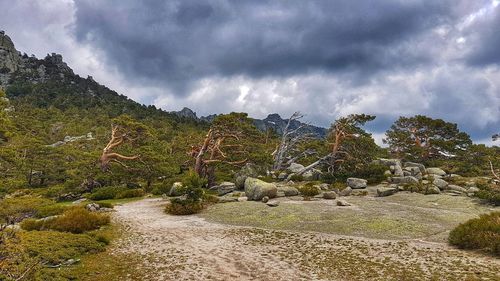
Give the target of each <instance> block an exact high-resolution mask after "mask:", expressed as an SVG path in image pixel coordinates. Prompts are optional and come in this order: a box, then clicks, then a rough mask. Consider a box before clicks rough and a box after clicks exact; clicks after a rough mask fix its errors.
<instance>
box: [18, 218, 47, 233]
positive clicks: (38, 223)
mask: <svg viewBox="0 0 500 281" xmlns="http://www.w3.org/2000/svg"><path fill="white" fill-rule="evenodd" d="M44 223H45V222H44V221H43V220H37V219H25V220H23V221H22V222H21V228H22V229H24V230H27V231H32V230H42V229H43V225H44Z"/></svg>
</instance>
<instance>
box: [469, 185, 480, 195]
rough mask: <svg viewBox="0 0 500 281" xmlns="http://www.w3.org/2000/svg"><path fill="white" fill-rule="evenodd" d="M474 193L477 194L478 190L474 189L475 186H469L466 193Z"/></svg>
mask: <svg viewBox="0 0 500 281" xmlns="http://www.w3.org/2000/svg"><path fill="white" fill-rule="evenodd" d="M476 192H479V188H477V187H475V186H471V187H469V189H467V193H472V194H474V193H476Z"/></svg>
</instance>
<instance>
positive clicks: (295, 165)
mask: <svg viewBox="0 0 500 281" xmlns="http://www.w3.org/2000/svg"><path fill="white" fill-rule="evenodd" d="M302 169H304V165H301V164H299V163H292V164H290V166H289V167H288V169H287V170H288V171H290V172H292V173H298V172H300V171H302Z"/></svg>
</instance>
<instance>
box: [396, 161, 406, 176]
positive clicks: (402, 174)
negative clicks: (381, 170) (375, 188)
mask: <svg viewBox="0 0 500 281" xmlns="http://www.w3.org/2000/svg"><path fill="white" fill-rule="evenodd" d="M394 175H395V176H396V177H402V176H404V173H403V168H401V165H400V164H398V165H394Z"/></svg>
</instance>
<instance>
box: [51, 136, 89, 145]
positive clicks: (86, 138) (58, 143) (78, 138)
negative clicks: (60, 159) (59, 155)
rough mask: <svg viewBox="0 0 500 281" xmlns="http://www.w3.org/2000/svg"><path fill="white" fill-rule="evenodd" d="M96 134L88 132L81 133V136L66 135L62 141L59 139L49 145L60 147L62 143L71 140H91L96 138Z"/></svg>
mask: <svg viewBox="0 0 500 281" xmlns="http://www.w3.org/2000/svg"><path fill="white" fill-rule="evenodd" d="M94 139H95V138H94V136H92V133H87V134H86V135H81V136H76V137H72V136H65V137H64V139H63V140H61V141H57V142H55V143H53V144H50V145H49V146H50V147H59V146H62V145H65V144H67V143H70V142H75V141H82V140H83V141H90V140H94Z"/></svg>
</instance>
